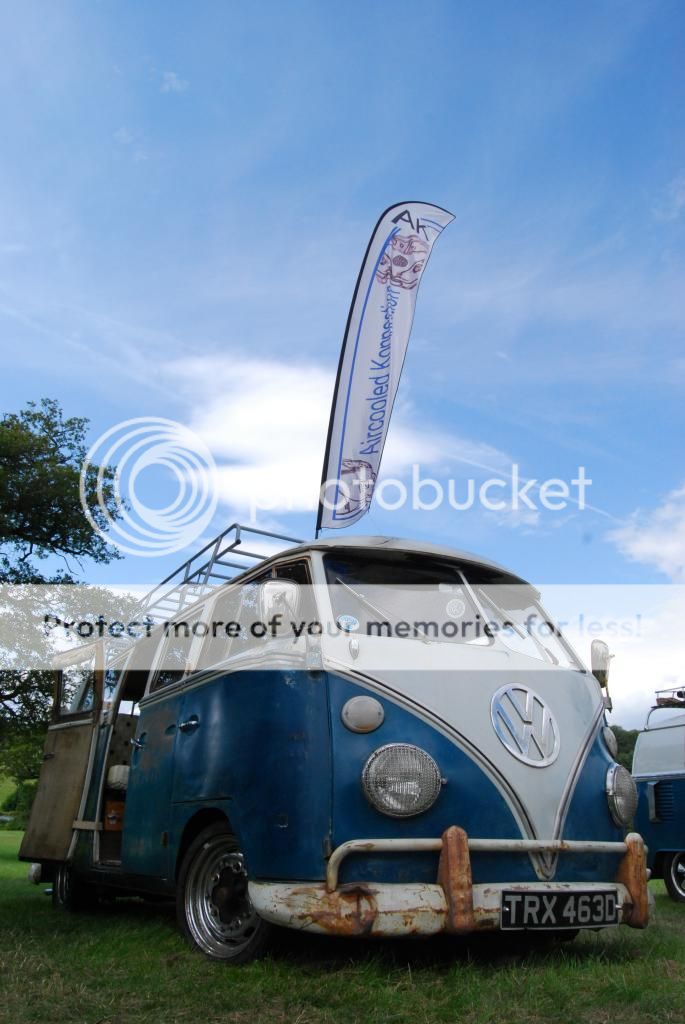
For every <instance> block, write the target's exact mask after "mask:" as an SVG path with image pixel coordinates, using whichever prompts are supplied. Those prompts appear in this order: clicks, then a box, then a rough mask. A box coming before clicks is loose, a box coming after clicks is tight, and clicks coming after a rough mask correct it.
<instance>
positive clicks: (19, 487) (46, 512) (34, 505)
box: [0, 398, 120, 583]
mask: <svg viewBox="0 0 685 1024" xmlns="http://www.w3.org/2000/svg"><path fill="white" fill-rule="evenodd" d="M87 425H88V420H87V419H83V418H79V417H75V416H72V417H71V418H69V419H66V420H65V419H64V417H63V414H62V409H61V408H60V405H59V403H58V402H56V401H55V400H54V399H51V398H44V399H42V401H41V402H40V404H39V405H36V403H35V402H29V403H28V405H27V406H26V408H25V409H22V410H21V412H19V413H10V414H8V415H5V416H3V418H2V420H0V581H2V582H12V583H19V582H32V583H35V582H43V581H44V577H42V576H41V574H40V573H39V572H38V570H37V568H36V567H35V566H32V565H31V564H30V563H29V559H30V558H32V557H34V558H37V559H45V558H47V557H48V556H49V555H58V556H61V557H62V558H65V559H66V558H67V557H68V556H73V558H75V559H76V560H80V559H81V558H90V559H93V561H95V562H110V561H111V560H112V559H113V558H118V557H120V556H119V554H118V552H117V551H116V549H114V548H112V547H111V546H110V545H108V544H107V542H106V540H105V539H104V537H102V536H101V535H100V534H99V533H96V532H95V531H94V530H93V528H92V526H91V525H90V523H89V522H88V519H87V518H86V516H85V515H84V513H83V509H82V507H81V497H80V490H79V488H80V480H81V471H82V468H83V466H84V463H85V459H86V451H87V449H86V444H85V437H86V427H87ZM98 471H99V467H98V466H92V465H91V466H89V467H88V469H87V471H86V473H85V476H84V494H85V500H86V504H87V506H88V510H89V513H90V515H91V516H92V518H93V520H94V521H95V523H97V525H98V526H99V527H101V528H102V529H103V530H104V529H106V526H107V515H106V514H109V515H110V516H111V517H112V518H114V519H116V518H117V517H118V515H119V509H118V506H117V503H116V498H115V492H114V471H113V470H111V469H109V468H106V469H105V470H104V471H103V472H102V486H101V491H100V495H99V496H98V492H97V477H98ZM66 564H67V567H69V563H68V562H67V563H66ZM70 574H71V570H70V569H69V575H70ZM51 579H52V580H55V581H56V580H57V579H59V581H60V582H68V580H67V579H66V578H65V577H64V575H57V576H56V575H55V574H53V576H52V577H51Z"/></svg>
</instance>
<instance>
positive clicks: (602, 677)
mask: <svg viewBox="0 0 685 1024" xmlns="http://www.w3.org/2000/svg"><path fill="white" fill-rule="evenodd" d="M610 661H611V651H610V650H609V645H608V644H605V643H604V641H603V640H593V641H592V645H591V647H590V664H591V665H592V674H593V676H594V677H595V679H596V680H597V682H598V683H599V685H600V686H601V687H602V689H603V690H606V688H607V687H608V685H609V662H610Z"/></svg>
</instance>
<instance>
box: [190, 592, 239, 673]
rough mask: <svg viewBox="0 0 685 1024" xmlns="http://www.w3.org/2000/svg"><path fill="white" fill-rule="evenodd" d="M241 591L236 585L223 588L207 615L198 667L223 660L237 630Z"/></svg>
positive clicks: (227, 653)
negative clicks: (205, 632)
mask: <svg viewBox="0 0 685 1024" xmlns="http://www.w3.org/2000/svg"><path fill="white" fill-rule="evenodd" d="M240 599H241V593H240V589H239V588H238V587H231V588H230V589H227V590H225V591H224V592H223V593H222V594H220V595H219V597H218V598H217V599H216V601H215V603H214V606H213V608H212V610H211V612H210V613H209V614H208V616H207V628H208V633H207V637H206V639H205V642H204V643H203V645H202V650H201V652H200V659H199V664H198V668H199V669H206V668H212V666H213V665H218V664H220V663H221V662H222V661H225V660H226V658H227V657H228V655H229V653H230V651H231V648H232V646H233V640H234V639H235V637H236V635H237V633H238V630H239V621H238V620H239V612H240Z"/></svg>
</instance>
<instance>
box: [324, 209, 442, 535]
mask: <svg viewBox="0 0 685 1024" xmlns="http://www.w3.org/2000/svg"><path fill="white" fill-rule="evenodd" d="M453 220H454V217H453V215H452V214H451V213H448V212H447V210H443V209H442V208H441V207H439V206H431V205H429V204H428V203H398V205H397V206H391V207H390V209H388V210H386V211H385V213H384V214H383V215H382V216H381V218H380V220H379V221H378V224H377V225H376V228H375V230H374V232H373V234H372V236H371V241H370V242H369V246H368V248H367V250H366V255H365V257H364V262H363V263H362V267H361V270H360V271H359V277H358V278H357V285H356V287H355V290H354V295H353V296H352V305H351V306H350V312H349V315H348V317H347V327H346V328H345V337H344V339H343V345H342V351H341V353H340V364H339V366H338V376H337V379H336V382H335V391H334V393H333V407H332V409H331V419H330V423H329V427H328V440H327V442H326V455H325V457H324V466H323V475H322V478H321V492H320V496H319V514H318V518H317V523H316V529H317V533H318V531H319V529H320V528H321V527H327V528H329V529H339V528H340V527H343V526H350V525H351V524H352V523H356V522H357V520H358V519H360V518H361V517H362V516H363V515H364V514H365V513H366V512H368V510H369V506H370V504H371V499H372V497H373V490H374V486H375V483H376V478H377V476H378V470H379V467H380V462H381V456H382V454H383V446H384V445H385V438H386V435H387V432H388V425H389V423H390V414H391V412H392V407H393V403H394V401H395V395H396V393H397V386H398V384H399V381H400V374H401V373H402V366H403V364H404V357H405V354H406V351H407V344H408V342H409V335H410V333H411V325H412V321H413V319H414V308H415V306H416V293H417V291H418V287H419V282H420V280H421V277H422V275H423V271H424V269H425V267H426V263H427V262H428V257H429V256H430V253H431V249H432V248H433V243H434V242H435V239H436V238H437V237H438V235H439V234H440V232H441V231H442V230H443V228H445V227H447V225H448V224H450V223H451V222H452V221H453Z"/></svg>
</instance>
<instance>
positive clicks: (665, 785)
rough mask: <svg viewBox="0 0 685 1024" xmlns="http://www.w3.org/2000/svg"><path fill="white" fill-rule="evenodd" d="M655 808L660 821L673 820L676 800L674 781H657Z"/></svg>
mask: <svg viewBox="0 0 685 1024" xmlns="http://www.w3.org/2000/svg"><path fill="white" fill-rule="evenodd" d="M654 809H655V811H656V816H657V818H658V819H659V820H660V821H673V819H674V818H675V801H674V799H673V783H672V782H657V784H656V786H655V788H654Z"/></svg>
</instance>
